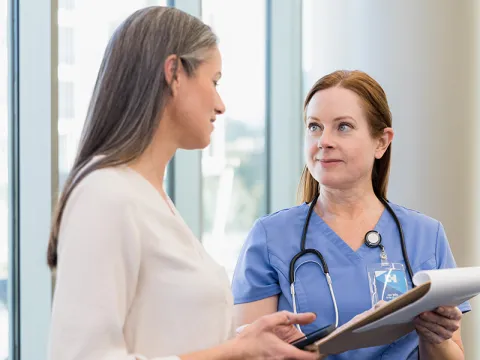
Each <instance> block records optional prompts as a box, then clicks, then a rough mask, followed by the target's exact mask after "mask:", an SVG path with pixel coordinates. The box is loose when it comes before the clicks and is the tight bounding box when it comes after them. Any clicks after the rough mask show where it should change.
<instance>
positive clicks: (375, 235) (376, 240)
mask: <svg viewBox="0 0 480 360" xmlns="http://www.w3.org/2000/svg"><path fill="white" fill-rule="evenodd" d="M381 243H382V235H380V233H379V232H378V231H376V230H370V231H369V232H367V233H366V234H365V245H367V246H368V247H370V248H375V247H377V246H379V245H380V244H381Z"/></svg>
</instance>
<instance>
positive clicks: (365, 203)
mask: <svg viewBox="0 0 480 360" xmlns="http://www.w3.org/2000/svg"><path fill="white" fill-rule="evenodd" d="M379 207H383V205H382V203H381V202H380V200H378V198H377V197H376V195H375V193H374V191H373V187H372V185H371V183H370V184H369V185H367V186H362V187H357V188H353V189H349V190H344V189H331V188H326V187H323V186H322V187H320V196H319V198H318V202H317V206H316V208H317V212H318V213H319V215H320V216H321V217H323V218H331V217H336V218H347V219H352V218H356V217H358V216H359V215H361V214H362V213H365V212H366V211H368V210H370V209H371V210H373V211H376V210H377V209H378V208H379Z"/></svg>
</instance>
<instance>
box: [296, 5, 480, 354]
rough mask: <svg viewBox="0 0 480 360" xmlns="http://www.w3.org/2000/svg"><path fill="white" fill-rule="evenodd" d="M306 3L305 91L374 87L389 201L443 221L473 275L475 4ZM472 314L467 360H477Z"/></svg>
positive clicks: (479, 349)
mask: <svg viewBox="0 0 480 360" xmlns="http://www.w3.org/2000/svg"><path fill="white" fill-rule="evenodd" d="M304 3H305V6H306V8H305V9H304V45H303V48H304V67H305V71H306V76H305V85H304V87H305V89H308V88H309V87H310V86H311V85H312V84H313V82H314V81H315V80H316V79H317V78H319V77H320V76H322V75H324V74H326V73H328V72H331V71H333V70H336V69H339V68H347V69H360V70H363V71H366V72H367V73H369V74H370V75H372V76H373V77H374V78H375V79H376V80H378V81H379V82H380V84H381V85H382V86H383V87H384V89H385V91H386V93H387V96H388V99H389V102H390V105H391V110H392V113H393V126H394V129H395V132H396V133H395V139H394V142H393V164H392V173H391V183H390V189H389V198H390V199H391V200H392V201H394V202H397V203H400V204H403V205H405V206H407V207H411V208H414V209H417V210H419V211H421V212H424V213H426V214H428V215H430V216H432V217H435V218H437V219H439V220H440V221H442V223H443V224H444V226H445V229H446V231H447V235H448V236H449V240H450V244H451V247H452V250H453V253H454V255H455V257H456V259H457V263H458V264H459V265H461V266H467V265H480V251H479V245H478V242H479V240H478V234H479V231H478V230H479V229H478V226H477V225H476V224H477V223H478V220H479V215H480V213H479V205H477V204H478V203H479V201H478V200H479V199H480V196H479V192H478V191H477V188H478V183H479V182H478V174H477V173H478V169H479V163H480V158H479V155H480V151H479V149H478V146H477V145H476V143H477V139H476V138H477V136H478V135H477V134H478V127H479V121H480V118H479V116H478V115H479V113H478V104H477V103H478V102H479V100H480V93H479V83H480V82H479V76H478V74H479V71H478V70H479V67H480V61H479V57H478V54H479V46H478V39H479V38H478V37H476V36H475V27H476V26H477V29H476V31H477V33H478V31H479V30H480V29H478V25H477V23H478V22H480V15H479V10H480V9H479V8H478V4H475V3H476V1H475V0H462V1H450V0H441V1H438V0H424V1H416V0H403V1H396V2H393V1H392V2H390V1H389V2H387V1H381V0H375V1H362V2H353V1H335V2H330V1H326V0H325V1H324V0H322V1H319V0H309V1H305V2H304ZM476 6H477V7H476ZM473 304H474V306H475V307H476V309H474V312H472V313H471V314H469V315H467V316H465V319H464V326H463V327H464V330H463V332H462V334H463V338H464V342H465V345H466V351H467V358H468V359H477V358H480V346H479V345H477V344H476V343H475V340H476V339H477V338H478V336H479V331H478V330H476V329H475V326H474V323H475V320H474V319H480V315H478V314H477V313H478V312H479V309H480V307H478V305H480V302H478V305H477V302H474V303H473Z"/></svg>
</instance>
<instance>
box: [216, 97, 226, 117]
mask: <svg viewBox="0 0 480 360" xmlns="http://www.w3.org/2000/svg"><path fill="white" fill-rule="evenodd" d="M224 112H225V104H224V103H223V100H222V98H221V97H220V95H218V98H217V102H216V104H215V114H216V115H222V114H223V113H224Z"/></svg>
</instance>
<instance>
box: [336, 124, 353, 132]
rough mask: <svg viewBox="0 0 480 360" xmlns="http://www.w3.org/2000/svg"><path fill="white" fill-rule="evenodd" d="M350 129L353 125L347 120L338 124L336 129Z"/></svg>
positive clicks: (342, 130)
mask: <svg viewBox="0 0 480 360" xmlns="http://www.w3.org/2000/svg"><path fill="white" fill-rule="evenodd" d="M351 129H353V126H352V125H351V124H349V123H347V122H343V123H341V124H340V125H338V130H340V131H341V132H347V131H349V130H351Z"/></svg>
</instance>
